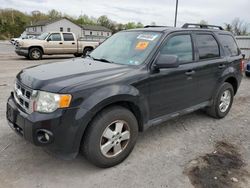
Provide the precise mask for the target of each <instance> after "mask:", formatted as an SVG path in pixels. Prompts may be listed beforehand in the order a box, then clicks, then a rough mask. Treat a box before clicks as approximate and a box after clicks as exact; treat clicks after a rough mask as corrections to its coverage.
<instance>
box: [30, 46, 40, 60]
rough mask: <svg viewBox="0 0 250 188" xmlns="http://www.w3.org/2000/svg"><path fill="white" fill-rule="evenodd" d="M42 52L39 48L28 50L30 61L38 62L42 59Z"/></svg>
mask: <svg viewBox="0 0 250 188" xmlns="http://www.w3.org/2000/svg"><path fill="white" fill-rule="evenodd" d="M42 56H43V52H42V50H41V49H40V48H31V49H30V50H29V59H31V60H40V59H42Z"/></svg>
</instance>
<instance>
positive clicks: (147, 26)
mask: <svg viewBox="0 0 250 188" xmlns="http://www.w3.org/2000/svg"><path fill="white" fill-rule="evenodd" d="M149 27H168V26H163V25H162V26H161V25H146V26H144V28H149Z"/></svg>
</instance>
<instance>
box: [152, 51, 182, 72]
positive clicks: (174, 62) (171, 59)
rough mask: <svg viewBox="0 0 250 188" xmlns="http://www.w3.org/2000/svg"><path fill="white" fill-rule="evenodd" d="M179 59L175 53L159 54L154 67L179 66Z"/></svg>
mask: <svg viewBox="0 0 250 188" xmlns="http://www.w3.org/2000/svg"><path fill="white" fill-rule="evenodd" d="M179 65H180V64H179V59H178V57H177V56H176V55H162V54H160V55H159V56H158V57H157V59H156V62H155V67H156V68H158V69H163V68H177V67H179Z"/></svg>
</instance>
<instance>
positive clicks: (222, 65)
mask: <svg viewBox="0 0 250 188" xmlns="http://www.w3.org/2000/svg"><path fill="white" fill-rule="evenodd" d="M225 67H226V65H224V64H220V65H219V66H218V68H219V69H223V68H225Z"/></svg>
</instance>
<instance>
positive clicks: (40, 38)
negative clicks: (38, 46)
mask: <svg viewBox="0 0 250 188" xmlns="http://www.w3.org/2000/svg"><path fill="white" fill-rule="evenodd" d="M48 34H49V33H43V34H41V35H39V36H38V37H37V39H39V40H45V39H46V37H47V36H48Z"/></svg>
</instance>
